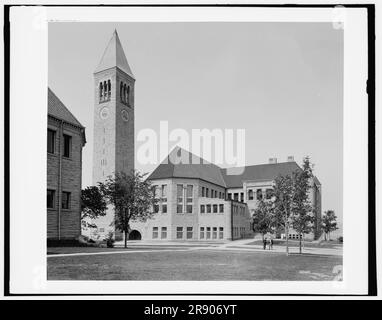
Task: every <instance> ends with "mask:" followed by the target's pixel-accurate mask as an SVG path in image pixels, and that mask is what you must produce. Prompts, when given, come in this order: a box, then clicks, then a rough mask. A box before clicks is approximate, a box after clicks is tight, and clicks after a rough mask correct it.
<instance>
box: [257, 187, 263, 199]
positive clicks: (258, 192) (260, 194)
mask: <svg viewBox="0 0 382 320" xmlns="http://www.w3.org/2000/svg"><path fill="white" fill-rule="evenodd" d="M256 199H257V200H262V199H263V190H261V189H257V190H256Z"/></svg>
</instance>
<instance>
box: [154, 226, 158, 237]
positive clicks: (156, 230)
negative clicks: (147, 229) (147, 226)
mask: <svg viewBox="0 0 382 320" xmlns="http://www.w3.org/2000/svg"><path fill="white" fill-rule="evenodd" d="M153 239H158V227H153Z"/></svg>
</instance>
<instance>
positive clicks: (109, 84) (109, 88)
mask: <svg viewBox="0 0 382 320" xmlns="http://www.w3.org/2000/svg"><path fill="white" fill-rule="evenodd" d="M107 97H108V98H109V99H110V97H111V81H110V80H107Z"/></svg>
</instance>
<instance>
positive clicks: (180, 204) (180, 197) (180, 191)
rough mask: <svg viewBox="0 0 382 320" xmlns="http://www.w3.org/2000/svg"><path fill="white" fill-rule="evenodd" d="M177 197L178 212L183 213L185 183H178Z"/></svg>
mask: <svg viewBox="0 0 382 320" xmlns="http://www.w3.org/2000/svg"><path fill="white" fill-rule="evenodd" d="M176 197H177V201H178V205H177V206H176V212H177V213H182V212H183V185H182V184H178V185H177V186H176Z"/></svg>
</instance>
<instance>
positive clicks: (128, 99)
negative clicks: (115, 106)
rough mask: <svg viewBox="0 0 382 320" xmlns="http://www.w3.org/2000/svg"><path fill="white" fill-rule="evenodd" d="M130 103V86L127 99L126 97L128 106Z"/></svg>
mask: <svg viewBox="0 0 382 320" xmlns="http://www.w3.org/2000/svg"><path fill="white" fill-rule="evenodd" d="M129 101H130V86H128V87H127V97H126V103H127V104H128V103H129Z"/></svg>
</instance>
